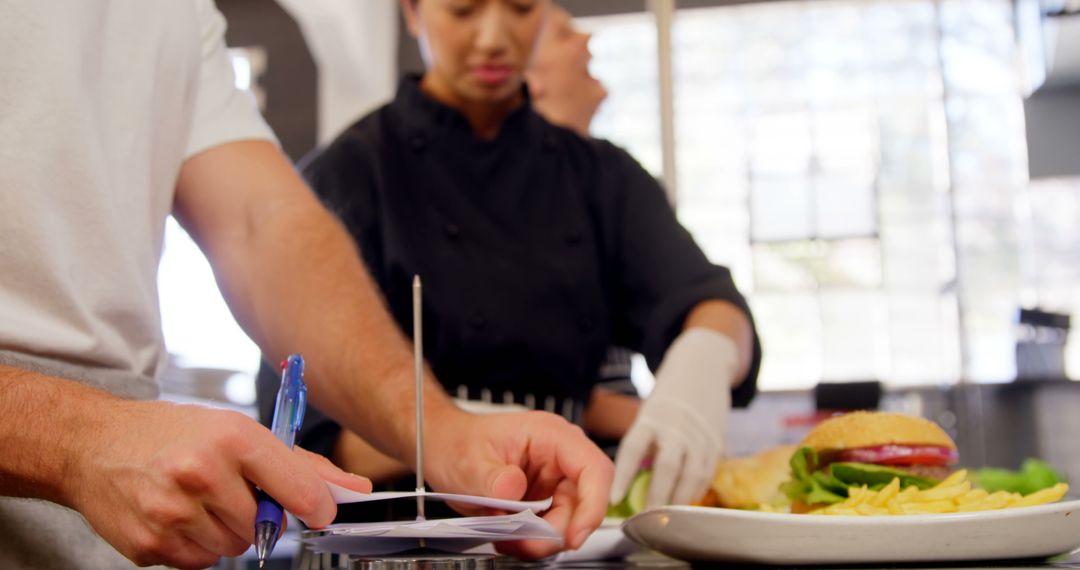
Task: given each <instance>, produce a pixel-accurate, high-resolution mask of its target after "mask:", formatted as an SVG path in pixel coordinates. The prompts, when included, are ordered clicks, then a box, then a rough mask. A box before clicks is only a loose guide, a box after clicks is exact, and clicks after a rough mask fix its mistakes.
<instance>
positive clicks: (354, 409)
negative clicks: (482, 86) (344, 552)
mask: <svg viewBox="0 0 1080 570" xmlns="http://www.w3.org/2000/svg"><path fill="white" fill-rule="evenodd" d="M224 30H225V21H224V19H223V18H222V17H221V14H220V13H219V12H218V11H217V10H216V9H215V7H214V4H213V2H212V1H211V0H190V1H185V2H175V1H171V0H140V1H139V2H132V3H115V2H104V1H101V0H77V1H76V0H67V1H57V2H30V3H26V2H0V32H2V33H0V52H2V53H4V54H5V55H4V57H3V58H2V59H0V94H2V95H0V98H2V99H3V102H4V106H3V109H4V110H3V114H2V118H0V133H2V134H3V135H4V136H0V189H2V191H0V227H2V228H3V233H2V235H3V240H2V242H0V418H3V421H0V441H2V442H3V445H2V446H0V568H3V569H4V570H10V569H21V568H35V569H37V568H83V567H86V568H103V569H104V568H109V569H114V568H133V567H134V566H135V565H136V564H137V565H143V566H145V565H152V564H166V565H169V566H173V567H179V568H204V567H207V566H210V565H213V564H215V563H216V562H217V560H218V559H219V557H220V556H236V555H239V554H241V553H243V552H244V551H245V550H247V549H248V547H249V546H250V544H251V543H252V542H253V540H254V528H255V511H256V502H255V496H254V491H253V487H254V486H256V485H257V486H258V487H260V488H261V489H263V490H265V491H266V492H268V493H269V494H270V495H272V496H273V497H274V498H276V499H277V500H278V501H279V502H280V503H281V504H282V505H283V506H284V507H285V508H286V509H287V510H288V511H290V512H292V513H293V514H295V515H296V516H297V517H299V518H300V519H301V520H304V521H305V522H306V523H308V524H310V525H312V526H316V527H318V526H322V525H325V524H327V523H329V522H330V521H331V520H332V519H333V517H334V513H335V511H336V505H335V504H334V501H333V499H332V497H331V496H330V493H329V491H328V489H327V488H326V481H328V480H329V481H332V482H334V483H337V484H340V485H344V486H347V487H349V488H352V489H354V490H358V491H366V490H368V489H370V483H369V482H368V481H367V480H364V479H363V478H360V477H356V476H352V475H349V474H347V473H344V472H342V471H341V470H340V469H338V468H336V467H334V466H333V465H332V464H331V463H330V462H329V461H327V460H326V459H325V458H323V457H319V456H317V455H315V454H312V453H309V452H306V451H304V450H303V449H296V450H289V449H288V448H287V447H286V446H285V445H283V444H282V443H281V442H280V441H279V440H278V439H277V438H275V437H274V436H273V434H271V433H270V431H269V430H267V429H265V428H264V427H262V426H260V425H259V424H258V423H257V422H255V421H253V420H251V419H250V418H248V417H247V416H245V415H242V414H239V413H235V412H230V411H224V410H219V409H212V408H207V407H203V406H193V405H180V404H173V403H169V402H162V401H156V400H155V399H154V398H155V397H156V396H157V394H158V384H157V375H158V373H159V371H160V369H161V366H162V364H163V362H164V357H165V347H164V341H163V338H162V331H161V327H160V325H161V322H160V313H159V307H158V295H157V282H156V273H157V264H158V260H159V256H160V254H161V244H162V240H163V238H164V227H165V223H166V218H167V217H168V216H169V214H170V213H172V214H174V215H175V216H176V217H177V219H178V220H179V221H180V222H181V224H182V225H183V226H184V227H185V228H186V229H187V231H188V232H190V233H191V235H192V236H193V238H194V239H195V241H196V242H197V243H198V244H199V246H200V247H201V248H202V250H203V251H204V252H205V253H206V254H207V257H208V259H209V261H210V263H211V265H212V266H213V269H214V272H215V276H216V277H217V280H218V283H219V284H220V287H221V288H222V291H223V293H224V296H225V298H226V299H227V300H228V302H229V306H230V308H231V310H232V311H233V312H234V315H235V316H236V317H237V320H238V321H239V322H240V323H241V324H242V325H243V327H244V329H245V331H247V333H248V334H250V335H251V336H252V338H253V339H255V341H256V342H257V343H258V344H259V346H260V347H261V348H262V349H263V350H264V351H265V353H267V354H275V355H282V356H283V355H285V354H288V353H289V352H294V351H297V352H302V353H303V354H304V356H305V357H306V358H307V362H308V367H307V376H306V377H307V381H308V386H309V394H310V396H311V400H312V401H313V402H314V403H316V404H318V405H319V406H320V407H322V408H323V409H325V410H327V411H328V412H329V413H330V414H331V415H332V417H335V418H338V419H340V420H342V421H343V422H344V423H345V425H346V426H348V428H349V429H350V430H354V431H356V432H357V433H361V434H363V435H364V436H365V437H366V438H368V440H369V441H372V442H376V444H377V445H378V446H379V447H380V449H382V450H384V451H386V452H388V453H390V454H392V455H393V456H396V457H399V458H401V459H402V460H406V461H408V460H409V458H410V457H412V456H414V455H415V444H414V442H415V437H414V436H415V427H414V426H415V424H414V423H413V420H412V418H413V416H412V412H413V410H412V404H411V402H412V399H411V394H412V392H413V381H412V380H413V373H412V356H411V354H410V351H409V347H408V345H407V344H406V343H405V342H404V339H403V337H402V335H401V332H400V330H399V329H398V328H397V326H396V325H395V323H394V322H393V321H392V320H391V318H390V316H389V315H388V314H387V313H386V311H385V309H384V307H383V305H382V301H381V299H380V297H379V295H378V292H377V290H376V289H375V288H374V287H373V286H372V282H371V280H370V278H369V277H368V275H367V274H366V273H365V271H364V268H363V265H362V264H361V262H360V259H359V258H358V256H357V255H356V251H355V248H354V246H353V244H352V241H351V239H350V237H349V236H348V234H347V233H346V232H345V231H344V229H343V228H342V227H341V225H340V224H339V223H338V222H337V221H336V220H335V219H334V217H333V216H331V215H330V213H329V212H327V211H326V209H325V208H324V207H323V206H322V205H321V204H319V202H318V201H317V200H316V199H315V198H314V196H313V195H312V193H311V192H310V191H309V190H308V189H307V188H306V187H305V186H304V183H303V181H302V180H301V179H300V177H299V176H297V174H296V172H295V170H294V169H293V167H292V165H291V164H290V163H289V161H288V159H287V158H286V157H285V156H284V154H283V153H282V152H281V150H280V149H279V148H278V146H277V145H276V141H275V139H274V136H273V134H272V133H271V132H270V130H269V128H268V127H267V126H266V124H265V123H264V122H263V120H262V118H261V117H260V116H259V114H258V110H257V108H256V107H255V104H254V102H253V101H252V100H251V99H250V97H248V96H247V95H245V94H244V93H242V92H241V91H239V90H238V89H237V88H236V87H235V83H234V77H233V73H232V66H231V64H230V61H229V57H228V54H227V51H226V49H225V44H224V41H223V36H224ZM256 221H258V223H256ZM429 384H430V386H429V388H428V398H427V401H426V403H425V404H426V406H425V411H426V414H427V415H428V416H429V417H430V419H431V421H432V422H433V423H435V424H436V425H438V426H439V427H440V429H439V430H433V432H432V433H430V434H429V437H428V441H429V444H430V446H429V447H428V448H427V455H426V457H425V464H426V465H427V475H428V480H429V481H430V482H431V484H432V487H434V488H435V489H440V490H447V491H456V492H463V493H470V494H477V495H488V496H496V497H503V498H513V499H519V498H522V497H524V496H529V497H533V498H534V497H539V496H552V495H554V497H555V503H554V506H553V508H552V509H550V510H549V511H548V512H547V513H545V514H544V516H545V518H546V519H547V520H548V521H550V522H551V523H552V525H553V526H554V527H555V528H556V529H558V530H560V531H561V532H562V533H563V536H564V538H565V541H566V546H567V547H570V548H576V547H578V546H580V545H581V543H582V542H583V541H584V539H585V537H586V536H587V535H588V534H589V533H590V532H591V531H592V530H593V529H595V528H596V527H597V526H598V525H599V524H600V521H601V519H602V518H603V515H604V510H605V507H606V500H605V497H602V496H597V495H598V494H606V493H607V491H608V489H609V486H610V481H611V477H612V466H611V462H610V461H609V460H608V459H607V458H606V457H604V455H603V454H602V453H601V452H600V450H599V449H597V448H596V447H595V446H594V445H593V444H592V443H591V442H589V441H588V440H587V439H586V438H585V437H584V436H583V435H582V434H581V433H580V430H579V429H578V428H577V427H575V426H573V425H571V424H570V423H569V422H567V421H565V420H564V419H562V418H558V417H556V416H554V415H551V414H539V413H530V414H512V415H511V414H503V415H501V416H485V417H480V416H475V415H472V414H468V413H465V412H463V411H461V410H460V409H459V408H458V407H457V406H455V405H453V403H452V402H451V401H450V400H449V398H447V397H446V395H445V393H444V392H443V391H442V390H441V388H440V386H439V385H438V384H437V383H434V382H430V383H429ZM503 548H506V549H508V550H509V551H510V552H512V553H515V554H519V555H522V556H527V557H541V556H546V555H548V554H551V553H553V552H554V551H555V550H557V549H559V548H560V545H558V544H555V543H552V542H550V541H544V542H529V541H525V542H518V543H511V544H507V545H505V546H504V547H503Z"/></svg>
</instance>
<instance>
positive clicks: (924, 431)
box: [800, 412, 956, 451]
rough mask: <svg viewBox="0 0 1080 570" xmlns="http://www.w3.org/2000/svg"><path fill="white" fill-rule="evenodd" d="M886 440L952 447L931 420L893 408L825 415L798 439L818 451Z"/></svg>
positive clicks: (949, 441) (893, 442) (873, 443)
mask: <svg viewBox="0 0 1080 570" xmlns="http://www.w3.org/2000/svg"><path fill="white" fill-rule="evenodd" d="M890 444H891V445H936V446H940V447H946V448H949V449H956V444H955V443H953V440H952V438H950V437H949V435H948V434H946V433H945V430H943V429H941V428H940V427H938V425H937V424H935V423H934V422H931V421H929V420H924V419H923V418H919V417H915V416H908V415H904V414H897V413H893V412H852V413H850V414H844V415H842V416H836V417H834V418H829V419H827V420H825V421H823V422H821V423H820V424H818V425H817V427H815V428H814V429H812V430H810V433H808V434H806V437H804V438H803V440H802V442H801V443H800V445H802V446H805V447H811V448H813V449H815V450H818V451H821V450H826V449H837V450H839V449H853V448H857V447H872V446H878V445H890Z"/></svg>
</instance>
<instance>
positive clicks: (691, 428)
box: [610, 327, 738, 508]
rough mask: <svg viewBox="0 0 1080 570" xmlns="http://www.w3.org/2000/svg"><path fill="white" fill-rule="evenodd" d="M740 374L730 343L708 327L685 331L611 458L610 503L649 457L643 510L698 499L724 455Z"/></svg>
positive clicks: (672, 346) (734, 352)
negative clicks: (735, 382)
mask: <svg viewBox="0 0 1080 570" xmlns="http://www.w3.org/2000/svg"><path fill="white" fill-rule="evenodd" d="M737 369H738V354H737V352H736V347H735V343H734V342H733V341H732V340H731V339H729V338H728V337H727V336H725V335H722V334H720V333H718V332H715V331H713V330H710V329H707V328H700V327H699V328H691V329H688V330H686V331H684V332H683V333H682V334H681V335H679V337H678V338H676V339H675V342H673V343H672V344H671V347H670V348H668V351H667V353H666V354H665V355H664V359H663V361H662V362H661V364H660V368H659V369H658V370H657V372H656V387H655V388H653V391H652V393H651V394H649V397H648V398H647V399H646V400H645V403H644V404H643V405H642V406H641V411H640V412H639V413H638V416H637V419H636V420H635V421H634V424H633V426H631V428H630V431H629V432H627V434H626V436H625V437H624V438H623V440H622V443H621V444H620V445H619V451H618V453H617V454H616V455H615V481H614V482H613V483H612V486H611V497H610V500H611V503H612V504H616V503H619V502H620V501H622V499H623V497H625V496H626V492H627V488H628V487H629V485H630V482H631V481H632V480H633V479H634V475H636V474H637V472H638V470H639V469H640V468H641V465H642V461H643V460H645V459H646V458H647V457H652V459H653V461H652V470H653V474H652V482H651V483H650V485H649V494H648V499H647V500H646V507H647V508H653V507H657V506H660V505H665V504H670V503H675V504H686V503H689V502H691V501H693V500H695V499H698V498H700V497H701V496H702V495H703V494H704V493H705V491H706V490H707V489H708V486H709V483H710V481H712V476H713V472H714V471H715V470H716V463H717V461H718V460H719V458H720V456H721V455H722V454H723V451H724V434H725V431H726V429H727V417H728V413H729V412H730V411H731V384H732V381H733V380H734V377H735V373H736V370H737Z"/></svg>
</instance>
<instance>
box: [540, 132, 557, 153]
mask: <svg viewBox="0 0 1080 570" xmlns="http://www.w3.org/2000/svg"><path fill="white" fill-rule="evenodd" d="M541 144H542V145H543V147H544V150H546V151H549V152H550V151H553V150H555V146H556V145H555V135H552V134H550V133H548V134H546V135H544V139H543V142H542V143H541Z"/></svg>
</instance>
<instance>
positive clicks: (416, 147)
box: [409, 135, 427, 152]
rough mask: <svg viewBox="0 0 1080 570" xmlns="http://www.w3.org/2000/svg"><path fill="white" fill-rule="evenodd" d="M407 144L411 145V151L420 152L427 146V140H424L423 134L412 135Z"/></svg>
mask: <svg viewBox="0 0 1080 570" xmlns="http://www.w3.org/2000/svg"><path fill="white" fill-rule="evenodd" d="M409 145H410V146H411V147H412V150H413V152H420V151H422V150H424V147H426V146H427V141H425V140H424V136H423V135H414V136H413V138H412V139H410V140H409Z"/></svg>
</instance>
